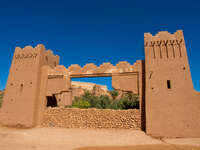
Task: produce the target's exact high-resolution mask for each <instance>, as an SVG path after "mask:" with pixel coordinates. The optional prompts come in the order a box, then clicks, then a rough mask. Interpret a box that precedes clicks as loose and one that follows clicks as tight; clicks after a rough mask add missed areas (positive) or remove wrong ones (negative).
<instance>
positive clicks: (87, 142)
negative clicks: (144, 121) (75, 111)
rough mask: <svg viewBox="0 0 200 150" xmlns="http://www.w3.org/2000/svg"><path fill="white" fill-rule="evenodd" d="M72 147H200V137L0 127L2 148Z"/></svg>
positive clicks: (102, 149) (87, 149)
mask: <svg viewBox="0 0 200 150" xmlns="http://www.w3.org/2000/svg"><path fill="white" fill-rule="evenodd" d="M170 143H171V144H170ZM172 144H176V145H172ZM177 144H178V145H177ZM186 145H190V146H186ZM72 149H77V150H133V149H134V150H146V149H148V150H156V149H158V150H168V149H170V150H181V149H182V150H200V139H163V140H159V139H154V138H152V137H150V136H147V135H145V133H144V132H142V131H133V130H110V129H109V130H107V129H100V130H97V129H64V128H33V129H14V128H6V127H0V150H72Z"/></svg>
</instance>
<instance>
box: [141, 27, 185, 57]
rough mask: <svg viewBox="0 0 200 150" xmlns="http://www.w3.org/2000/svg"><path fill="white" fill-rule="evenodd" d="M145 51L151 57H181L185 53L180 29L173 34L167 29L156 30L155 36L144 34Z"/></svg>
mask: <svg viewBox="0 0 200 150" xmlns="http://www.w3.org/2000/svg"><path fill="white" fill-rule="evenodd" d="M144 42H145V49H146V51H147V52H146V53H149V55H150V58H153V59H162V58H164V59H168V58H170V59H171V58H181V57H183V56H185V55H186V52H185V42H184V36H183V32H182V30H177V31H176V32H175V33H174V34H171V33H169V32H167V31H161V32H158V33H157V34H156V35H155V36H153V35H152V34H150V33H145V34H144Z"/></svg>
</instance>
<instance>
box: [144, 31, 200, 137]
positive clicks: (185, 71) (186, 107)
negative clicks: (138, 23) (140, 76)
mask: <svg viewBox="0 0 200 150" xmlns="http://www.w3.org/2000/svg"><path fill="white" fill-rule="evenodd" d="M144 41H145V71H146V77H145V78H146V85H145V86H146V87H145V90H146V93H145V94H146V99H145V103H146V132H147V134H150V135H154V136H165V137H199V136H200V119H199V118H200V94H199V93H197V92H196V91H195V90H194V89H193V83H192V79H191V75H190V67H189V63H188V58H187V51H186V47H185V41H184V36H183V32H182V31H181V30H178V31H177V32H175V33H174V34H170V33H168V32H166V31H162V32H159V33H158V34H156V35H155V36H152V35H151V34H150V33H145V34H144Z"/></svg>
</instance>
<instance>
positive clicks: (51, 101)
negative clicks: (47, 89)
mask: <svg viewBox="0 0 200 150" xmlns="http://www.w3.org/2000/svg"><path fill="white" fill-rule="evenodd" d="M56 106H57V99H56V97H55V95H53V96H47V107H56Z"/></svg>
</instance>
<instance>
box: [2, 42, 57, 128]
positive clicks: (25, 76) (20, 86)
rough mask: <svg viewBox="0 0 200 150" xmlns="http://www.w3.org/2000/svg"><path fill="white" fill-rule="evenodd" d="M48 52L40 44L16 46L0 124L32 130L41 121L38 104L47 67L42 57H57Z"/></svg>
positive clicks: (42, 92)
mask: <svg viewBox="0 0 200 150" xmlns="http://www.w3.org/2000/svg"><path fill="white" fill-rule="evenodd" d="M50 52H51V51H50V50H49V51H46V50H45V47H44V46H43V45H37V46H36V47H35V48H33V47H31V46H26V47H25V48H23V49H21V48H19V47H16V49H15V52H14V56H13V61H12V64H11V68H10V73H9V77H8V81H7V85H6V91H5V95H4V98H3V104H2V116H1V122H2V123H3V124H4V125H9V126H16V125H18V126H23V127H32V126H34V125H36V124H37V123H38V122H39V121H41V118H42V116H41V114H39V113H38V112H39V111H42V107H41V106H40V105H42V103H43V101H44V99H45V92H44V90H45V89H46V80H45V79H47V70H48V68H45V66H49V67H50V66H51V64H49V63H48V62H47V61H46V60H45V57H46V55H48V56H49V57H50V56H51V59H52V60H54V62H57V63H58V61H59V57H58V56H53V55H52V52H51V54H50Z"/></svg>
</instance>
